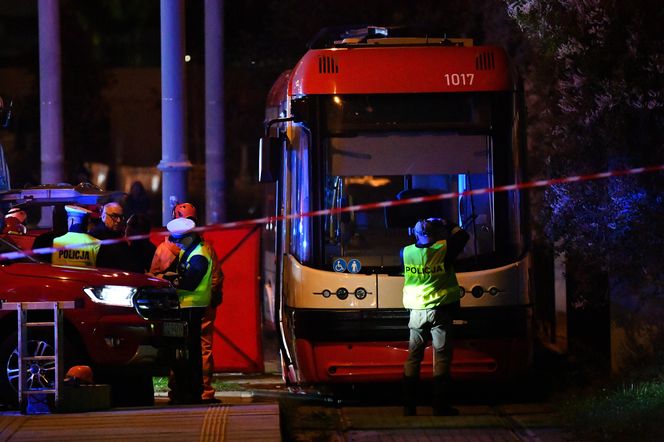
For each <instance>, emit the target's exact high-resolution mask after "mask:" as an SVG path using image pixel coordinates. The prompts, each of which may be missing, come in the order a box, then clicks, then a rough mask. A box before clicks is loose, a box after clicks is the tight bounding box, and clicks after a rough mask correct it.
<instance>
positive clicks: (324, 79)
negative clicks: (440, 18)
mask: <svg viewBox="0 0 664 442" xmlns="http://www.w3.org/2000/svg"><path fill="white" fill-rule="evenodd" d="M332 29H333V30H331V31H330V30H329V29H328V30H323V31H321V33H319V35H318V36H317V37H316V38H315V39H314V40H313V41H312V43H310V45H309V47H310V50H309V51H308V52H307V53H306V54H305V55H304V57H303V58H302V59H301V60H300V62H299V63H298V64H297V66H296V67H295V69H294V70H293V72H292V74H291V81H290V87H289V95H291V96H300V95H311V94H363V93H428V92H472V91H500V90H511V89H512V78H511V73H510V67H509V63H508V60H507V55H506V54H505V51H504V50H503V49H502V48H500V47H497V46H472V40H469V39H450V38H447V37H446V36H443V37H431V36H429V34H422V33H421V32H420V33H417V32H416V33H408V32H407V31H404V30H403V29H402V28H397V29H398V32H393V31H392V28H382V27H375V26H369V27H364V28H362V27H354V28H351V29H350V30H348V29H347V30H345V31H344V30H343V29H342V30H340V29H339V28H332ZM344 29H345V28H344Z"/></svg>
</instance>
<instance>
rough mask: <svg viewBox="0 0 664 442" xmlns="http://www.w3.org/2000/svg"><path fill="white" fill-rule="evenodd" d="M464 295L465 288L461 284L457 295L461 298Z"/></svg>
mask: <svg viewBox="0 0 664 442" xmlns="http://www.w3.org/2000/svg"><path fill="white" fill-rule="evenodd" d="M464 296H466V289H465V288H463V287H462V286H459V297H460V298H463V297H464Z"/></svg>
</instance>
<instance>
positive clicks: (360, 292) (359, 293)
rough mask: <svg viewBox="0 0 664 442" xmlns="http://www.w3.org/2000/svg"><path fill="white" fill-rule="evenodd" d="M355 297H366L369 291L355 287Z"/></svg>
mask: <svg viewBox="0 0 664 442" xmlns="http://www.w3.org/2000/svg"><path fill="white" fill-rule="evenodd" d="M355 297H356V298H357V299H364V298H366V297H367V291H366V290H365V289H364V288H362V287H358V288H356V289H355Z"/></svg>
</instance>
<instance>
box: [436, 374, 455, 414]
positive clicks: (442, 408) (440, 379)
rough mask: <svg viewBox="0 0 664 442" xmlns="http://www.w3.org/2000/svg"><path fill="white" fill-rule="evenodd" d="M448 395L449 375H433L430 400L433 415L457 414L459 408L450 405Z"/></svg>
mask: <svg viewBox="0 0 664 442" xmlns="http://www.w3.org/2000/svg"><path fill="white" fill-rule="evenodd" d="M449 395H450V378H449V376H434V377H433V400H432V402H431V405H432V407H433V415H434V416H457V415H458V414H459V410H457V409H456V408H454V407H452V406H450V404H449V402H448V398H449Z"/></svg>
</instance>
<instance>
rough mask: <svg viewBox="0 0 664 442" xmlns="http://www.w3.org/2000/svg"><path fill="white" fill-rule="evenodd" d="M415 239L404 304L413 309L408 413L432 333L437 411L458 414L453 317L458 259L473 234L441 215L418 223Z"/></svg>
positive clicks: (408, 253)
mask: <svg viewBox="0 0 664 442" xmlns="http://www.w3.org/2000/svg"><path fill="white" fill-rule="evenodd" d="M414 234H415V238H416V242H415V244H412V245H409V246H407V247H405V248H404V249H403V252H402V253H403V264H404V287H403V305H404V307H406V308H407V309H409V310H410V320H409V322H408V328H409V330H410V339H409V342H408V358H407V359H406V362H405V363H404V400H405V404H404V405H405V406H404V414H405V415H406V416H413V415H415V414H416V404H417V384H418V381H419V375H420V366H421V363H422V358H423V357H424V348H425V347H426V343H427V341H428V340H429V338H431V341H432V344H433V355H434V357H433V363H434V365H433V366H434V377H433V380H434V396H433V401H432V404H433V413H434V415H435V416H450V415H456V414H458V410H456V409H455V408H453V407H451V406H449V404H448V403H447V395H448V394H449V385H450V381H451V378H450V367H451V362H452V346H451V333H452V319H453V314H454V312H455V311H456V310H457V309H458V308H459V300H460V293H459V283H458V282H457V278H456V274H455V273H454V267H453V264H454V261H455V259H456V257H457V256H458V255H459V253H461V251H463V248H464V246H465V244H466V242H467V241H468V238H469V235H468V233H466V232H465V231H463V230H462V229H461V228H459V226H457V225H454V224H452V223H450V222H448V221H446V220H443V219H441V218H429V219H425V220H420V221H418V222H417V224H415V229H414Z"/></svg>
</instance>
